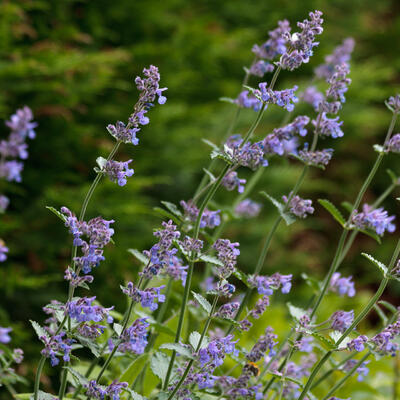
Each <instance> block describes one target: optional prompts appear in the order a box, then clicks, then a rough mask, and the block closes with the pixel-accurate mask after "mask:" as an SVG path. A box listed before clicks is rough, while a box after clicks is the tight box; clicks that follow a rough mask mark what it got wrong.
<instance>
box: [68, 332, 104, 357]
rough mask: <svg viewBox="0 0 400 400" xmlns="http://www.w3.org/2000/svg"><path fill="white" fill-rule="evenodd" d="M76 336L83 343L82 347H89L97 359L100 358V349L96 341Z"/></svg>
mask: <svg viewBox="0 0 400 400" xmlns="http://www.w3.org/2000/svg"><path fill="white" fill-rule="evenodd" d="M74 336H75V337H76V338H77V339H78V340H79V343H81V344H82V346H84V347H87V348H88V349H89V350H90V351H91V352H92V354H93V355H94V356H95V357H100V354H101V353H100V347H99V345H98V344H97V343H96V342H95V341H93V340H90V339H89V338H87V337H84V336H82V335H74Z"/></svg>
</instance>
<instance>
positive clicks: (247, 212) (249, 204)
mask: <svg viewBox="0 0 400 400" xmlns="http://www.w3.org/2000/svg"><path fill="white" fill-rule="evenodd" d="M261 208H262V205H261V204H260V203H256V202H255V201H253V200H250V199H245V200H243V201H241V202H240V203H239V204H238V205H237V206H236V207H235V213H236V214H237V215H238V216H239V217H244V218H254V217H257V216H258V214H260V211H261Z"/></svg>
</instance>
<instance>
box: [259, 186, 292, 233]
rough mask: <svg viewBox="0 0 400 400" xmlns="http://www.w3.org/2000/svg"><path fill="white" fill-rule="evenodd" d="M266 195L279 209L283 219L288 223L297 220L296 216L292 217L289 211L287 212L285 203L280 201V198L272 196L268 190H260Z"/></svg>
mask: <svg viewBox="0 0 400 400" xmlns="http://www.w3.org/2000/svg"><path fill="white" fill-rule="evenodd" d="M260 194H262V195H263V196H264V197H266V198H267V199H268V200H269V201H270V202H271V203H272V204H273V205H274V206H275V207H276V208H277V210H278V212H279V215H280V216H281V217H282V218H283V220H284V221H285V222H286V225H290V224H293V222H295V221H296V219H295V218H294V217H292V216H291V215H290V214H289V213H287V212H285V211H284V209H285V204H283V203H281V202H279V201H278V200H276V199H274V198H273V197H272V196H270V195H269V194H268V193H266V192H260Z"/></svg>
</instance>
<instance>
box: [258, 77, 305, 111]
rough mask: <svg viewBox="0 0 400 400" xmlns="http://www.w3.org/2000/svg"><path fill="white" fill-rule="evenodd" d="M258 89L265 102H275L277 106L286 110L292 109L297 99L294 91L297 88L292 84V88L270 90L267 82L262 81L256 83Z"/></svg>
mask: <svg viewBox="0 0 400 400" xmlns="http://www.w3.org/2000/svg"><path fill="white" fill-rule="evenodd" d="M258 87H259V89H260V97H261V99H262V101H263V102H265V103H272V104H276V105H277V106H279V107H282V108H284V109H286V110H287V111H289V112H290V111H293V109H294V104H293V103H297V102H298V101H299V99H298V98H297V97H296V95H295V93H294V92H295V91H296V90H297V89H298V87H297V86H293V88H292V89H284V90H275V91H274V90H271V89H269V87H267V82H262V83H260V84H259V85H258Z"/></svg>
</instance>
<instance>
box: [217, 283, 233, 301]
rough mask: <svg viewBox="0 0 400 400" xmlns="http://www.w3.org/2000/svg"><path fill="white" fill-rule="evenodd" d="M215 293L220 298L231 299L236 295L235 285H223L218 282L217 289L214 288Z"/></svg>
mask: <svg viewBox="0 0 400 400" xmlns="http://www.w3.org/2000/svg"><path fill="white" fill-rule="evenodd" d="M212 290H213V291H215V292H216V293H217V295H218V296H220V297H228V298H229V297H231V296H232V295H233V293H235V290H236V288H235V285H232V284H231V283H221V282H218V283H217V284H216V286H215V287H213V288H212Z"/></svg>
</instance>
